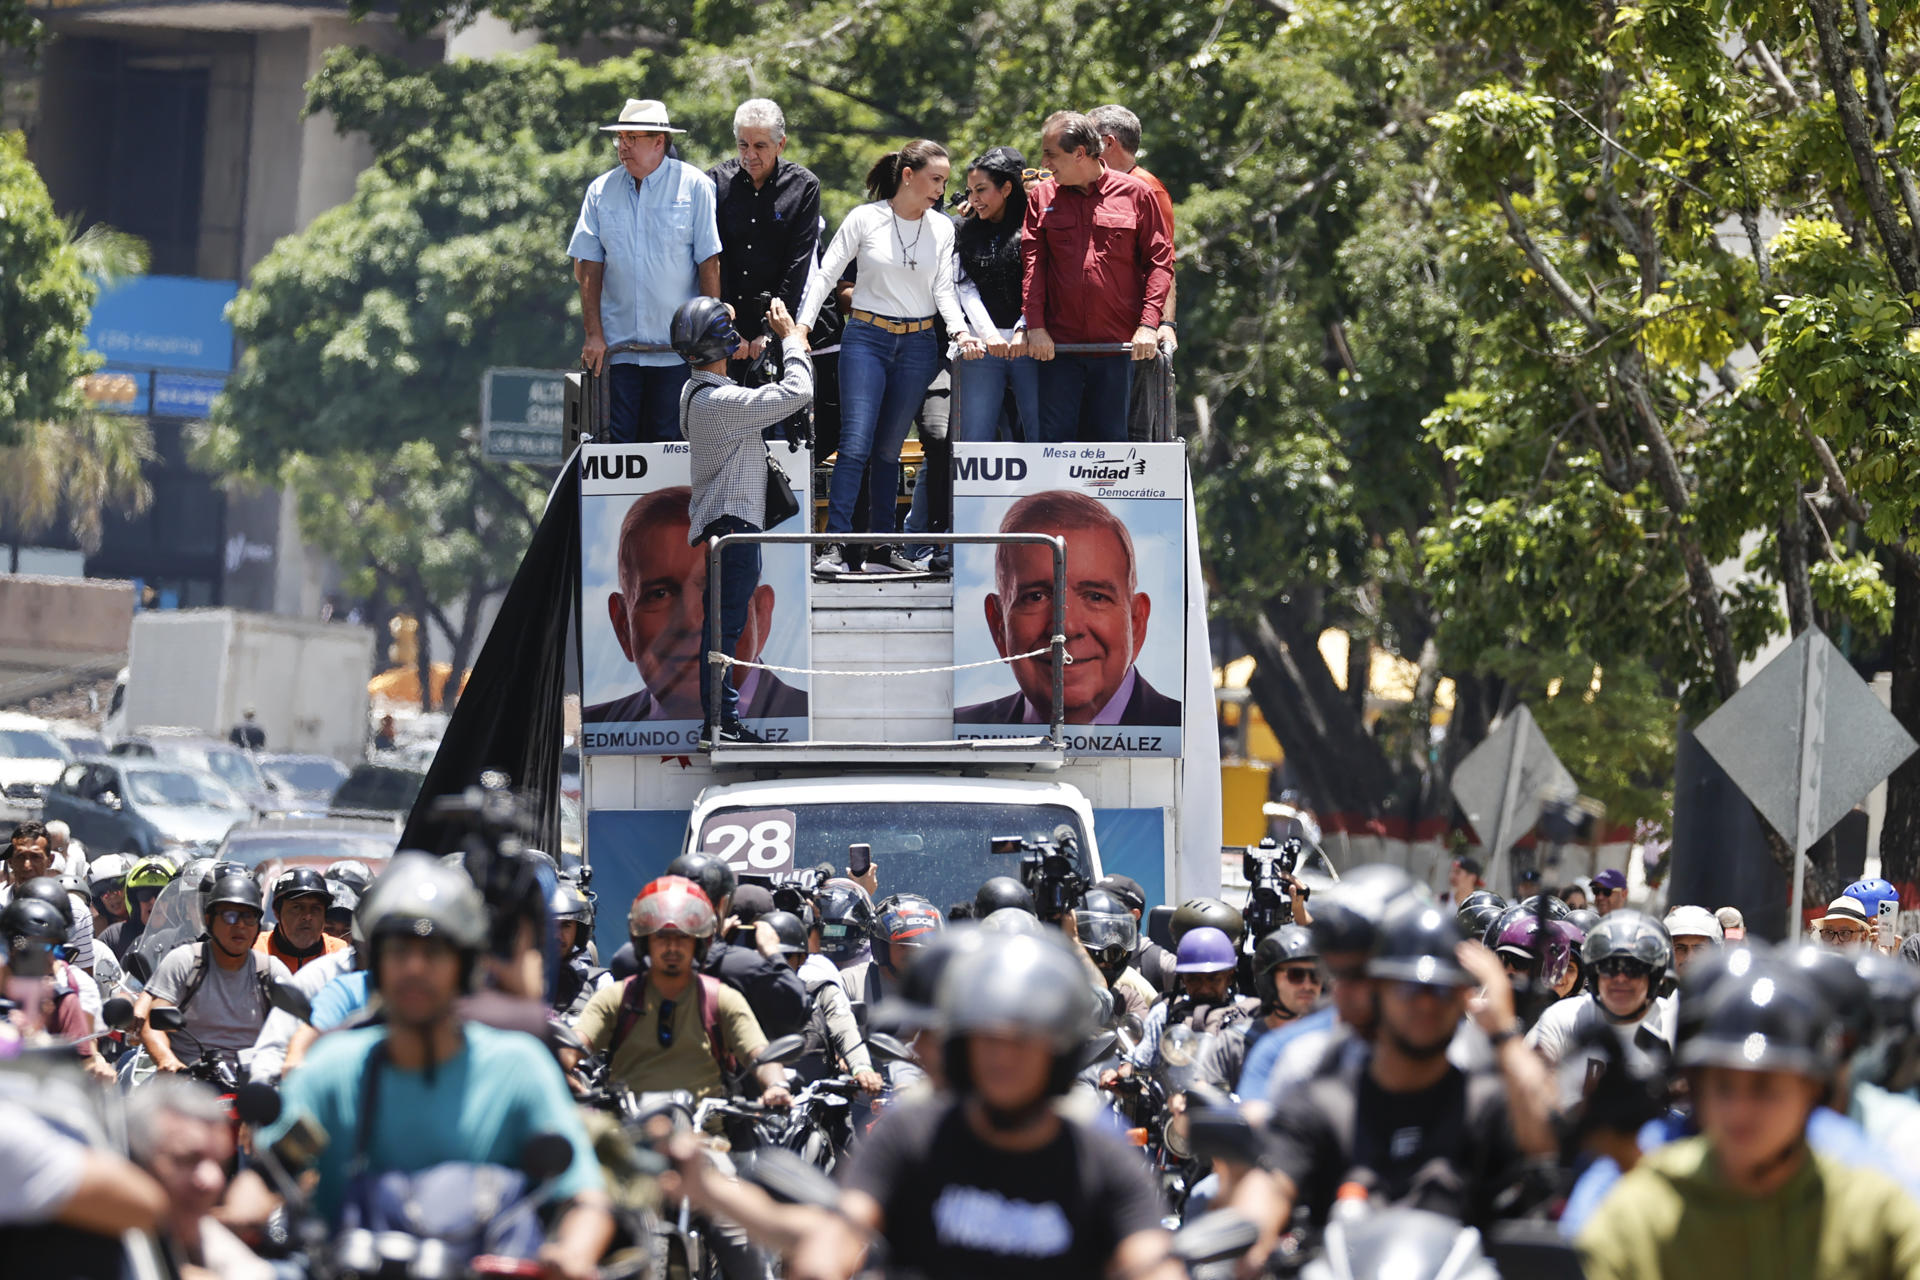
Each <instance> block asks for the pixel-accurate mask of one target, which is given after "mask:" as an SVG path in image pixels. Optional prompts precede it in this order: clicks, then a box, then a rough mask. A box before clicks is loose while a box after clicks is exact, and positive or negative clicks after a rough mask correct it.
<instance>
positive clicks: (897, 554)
mask: <svg viewBox="0 0 1920 1280" xmlns="http://www.w3.org/2000/svg"><path fill="white" fill-rule="evenodd" d="M861 568H863V569H864V570H866V572H868V573H920V572H922V569H923V566H922V565H921V564H920V562H919V561H917V560H909V559H908V558H907V553H906V552H904V551H902V550H901V549H900V548H899V547H886V546H876V547H872V548H869V549H868V551H867V560H866V563H865V564H864V565H862V566H861Z"/></svg>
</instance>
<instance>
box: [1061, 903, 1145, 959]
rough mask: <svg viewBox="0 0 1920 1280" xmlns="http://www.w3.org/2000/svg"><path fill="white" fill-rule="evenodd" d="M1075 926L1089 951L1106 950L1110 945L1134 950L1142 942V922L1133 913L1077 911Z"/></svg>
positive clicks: (1074, 920)
mask: <svg viewBox="0 0 1920 1280" xmlns="http://www.w3.org/2000/svg"><path fill="white" fill-rule="evenodd" d="M1073 927H1074V930H1075V931H1076V932H1077V933H1078V934H1079V935H1080V942H1081V944H1082V945H1084V946H1085V947H1086V948H1087V950H1089V951H1105V950H1106V949H1107V948H1108V947H1122V948H1124V949H1126V950H1127V951H1132V950H1133V949H1134V948H1135V947H1136V946H1137V945H1138V944H1139V942H1140V923H1139V921H1137V920H1135V919H1134V918H1133V915H1132V914H1131V913H1128V914H1127V915H1124V916H1117V915H1112V914H1110V913H1107V912H1096V911H1076V912H1074V913H1073Z"/></svg>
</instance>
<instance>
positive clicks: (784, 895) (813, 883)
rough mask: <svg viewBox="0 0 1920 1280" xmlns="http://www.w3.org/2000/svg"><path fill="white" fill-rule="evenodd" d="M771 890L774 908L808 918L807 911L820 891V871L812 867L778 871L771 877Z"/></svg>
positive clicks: (810, 908) (804, 918) (811, 907)
mask: <svg viewBox="0 0 1920 1280" xmlns="http://www.w3.org/2000/svg"><path fill="white" fill-rule="evenodd" d="M772 890H773V907H774V910H776V911H791V912H792V913H793V914H794V915H796V916H799V917H800V918H801V919H802V920H807V919H810V918H811V917H810V916H809V914H808V913H809V912H810V911H811V910H812V909H813V900H814V898H815V896H816V895H818V894H819V892H820V873H819V872H818V871H816V870H815V869H814V868H812V867H806V868H803V869H801V870H799V871H782V872H778V873H777V874H775V875H774V877H773V882H772Z"/></svg>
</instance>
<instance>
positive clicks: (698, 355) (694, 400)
mask: <svg viewBox="0 0 1920 1280" xmlns="http://www.w3.org/2000/svg"><path fill="white" fill-rule="evenodd" d="M767 329H768V330H769V331H770V332H771V333H772V334H773V335H774V336H775V337H777V338H779V339H780V348H781V366H780V368H781V376H780V380H779V381H778V382H776V383H773V384H772V385H770V386H764V387H752V388H748V387H743V386H741V385H740V384H739V383H737V382H735V381H734V380H733V379H732V378H729V377H728V376H727V359H728V357H729V356H731V355H732V354H733V352H734V350H735V348H737V347H739V346H741V345H742V344H741V340H740V335H739V334H738V333H736V332H735V331H734V327H733V312H732V310H731V308H729V307H728V306H727V305H726V304H725V303H723V302H721V301H720V300H719V299H717V298H704V297H702V298H692V299H690V300H688V301H687V302H685V303H682V304H681V306H680V309H679V310H678V311H676V312H674V313H673V349H674V350H675V351H677V352H679V353H680V358H681V359H683V360H685V361H686V362H687V363H688V364H690V365H692V366H693V376H692V377H691V378H689V379H688V380H687V384H686V386H685V387H684V388H682V390H681V392H680V433H681V434H682V435H683V436H685V437H686V439H687V444H688V446H689V450H690V454H691V459H692V469H693V470H692V479H693V498H692V503H691V505H690V506H689V508H688V520H689V524H688V534H687V540H688V541H689V542H690V543H693V544H695V545H699V544H702V543H705V542H707V541H708V540H709V539H712V538H717V537H720V536H721V535H722V534H728V533H759V532H760V531H762V530H763V529H764V528H766V525H767V516H766V502H767V461H768V454H767V446H766V445H765V443H764V442H763V441H762V439H761V433H762V432H764V431H765V430H766V429H767V428H769V427H772V426H775V425H777V424H778V423H780V422H782V421H784V420H785V419H787V418H790V417H792V416H793V415H794V414H795V413H798V412H799V411H801V410H803V409H805V408H806V407H807V406H808V405H810V404H812V403H813V361H812V359H811V358H810V357H809V356H808V354H807V331H806V329H805V328H804V327H802V326H801V325H799V324H797V323H796V322H795V321H794V319H793V317H792V316H791V315H789V314H787V304H786V303H784V302H782V301H781V300H780V299H778V298H775V299H774V300H773V301H772V302H770V303H768V304H767ZM720 568H721V582H720V652H722V653H732V652H733V651H734V647H735V646H736V645H738V644H739V643H740V632H741V631H742V630H744V629H745V627H746V625H747V609H748V607H749V606H750V605H751V604H752V603H753V593H754V590H755V588H757V587H758V586H759V585H760V547H759V544H757V543H752V542H742V543H733V544H731V545H729V546H728V547H726V548H725V549H724V550H723V551H721V553H720ZM711 625H712V624H711V623H708V624H707V627H703V628H702V632H701V645H700V648H701V650H702V653H703V656H702V660H701V662H700V707H701V712H702V714H703V715H704V717H705V719H704V726H705V727H704V728H703V729H702V730H701V741H700V745H701V746H702V747H703V748H709V747H711V746H712V745H713V744H712V742H710V741H709V740H708V736H707V735H709V734H711V733H713V732H714V730H715V726H718V733H719V741H721V742H723V743H725V742H758V741H760V738H759V737H758V735H756V734H755V733H754V732H753V731H752V730H751V729H749V728H747V726H746V725H745V724H744V723H743V722H742V721H741V719H740V712H739V702H740V695H739V690H738V688H737V687H736V683H737V682H736V680H735V673H734V672H733V671H732V670H731V669H728V670H725V671H724V672H723V674H722V676H721V679H720V688H719V696H718V699H717V700H716V698H715V696H714V683H713V682H714V670H713V664H712V663H710V662H707V661H706V660H705V657H704V652H705V650H706V648H707V645H706V639H707V635H708V628H710V627H711Z"/></svg>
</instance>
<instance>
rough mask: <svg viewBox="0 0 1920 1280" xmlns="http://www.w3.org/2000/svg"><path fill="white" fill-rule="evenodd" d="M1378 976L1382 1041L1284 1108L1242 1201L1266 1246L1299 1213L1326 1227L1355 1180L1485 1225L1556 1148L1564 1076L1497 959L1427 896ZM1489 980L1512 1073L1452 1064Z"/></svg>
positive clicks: (1391, 943) (1391, 922) (1410, 907)
mask: <svg viewBox="0 0 1920 1280" xmlns="http://www.w3.org/2000/svg"><path fill="white" fill-rule="evenodd" d="M1367 973H1368V976H1369V977H1371V978H1372V979H1373V980H1374V982H1375V983H1376V990H1377V996H1376V999H1377V1001H1378V1015H1377V1017H1378V1021H1377V1025H1376V1028H1375V1035H1374V1038H1373V1043H1372V1044H1371V1045H1370V1046H1369V1047H1368V1048H1367V1049H1366V1050H1365V1051H1364V1052H1363V1053H1362V1054H1361V1055H1359V1056H1358V1057H1357V1058H1356V1059H1354V1060H1352V1061H1350V1062H1346V1063H1343V1064H1342V1065H1341V1066H1339V1067H1338V1068H1336V1069H1335V1070H1332V1071H1329V1072H1326V1073H1324V1074H1322V1075H1320V1076H1318V1077H1316V1078H1315V1079H1313V1080H1311V1081H1309V1082H1308V1083H1307V1084H1306V1085H1304V1086H1302V1087H1300V1088H1298V1089H1295V1090H1294V1091H1292V1092H1291V1093H1289V1094H1288V1095H1287V1096H1286V1097H1285V1098H1283V1099H1282V1100H1281V1101H1280V1103H1279V1105H1278V1106H1277V1108H1276V1109H1275V1111H1274V1115H1273V1119H1272V1120H1271V1122H1270V1123H1269V1126H1268V1130H1267V1156H1266V1159H1265V1161H1264V1162H1263V1164H1264V1166H1265V1167H1264V1168H1263V1169H1261V1170H1258V1171H1253V1172H1249V1173H1245V1174H1244V1176H1240V1177H1239V1178H1238V1179H1237V1185H1236V1186H1235V1187H1234V1189H1233V1191H1232V1193H1231V1196H1230V1198H1229V1202H1230V1203H1231V1204H1232V1205H1233V1206H1234V1207H1235V1208H1237V1209H1240V1210H1241V1211H1242V1212H1245V1213H1247V1214H1249V1216H1252V1217H1253V1218H1254V1219H1255V1220H1256V1221H1257V1222H1259V1223H1260V1224H1261V1226H1262V1228H1263V1233H1262V1248H1265V1247H1268V1246H1270V1243H1271V1241H1272V1240H1274V1239H1277V1238H1278V1235H1279V1233H1280V1231H1281V1230H1282V1229H1284V1228H1285V1227H1286V1226H1287V1224H1288V1223H1289V1222H1290V1221H1291V1220H1292V1218H1293V1216H1294V1212H1295V1210H1296V1209H1297V1208H1304V1209H1305V1210H1306V1213H1307V1217H1308V1218H1309V1219H1310V1220H1311V1226H1312V1228H1313V1229H1314V1230H1315V1231H1318V1230H1320V1229H1322V1228H1324V1227H1325V1226H1326V1223H1327V1217H1328V1214H1329V1213H1330V1211H1331V1210H1332V1207H1333V1204H1334V1201H1335V1199H1336V1197H1337V1196H1338V1195H1340V1193H1341V1188H1342V1186H1343V1185H1345V1184H1354V1183H1357V1184H1359V1186H1360V1187H1362V1188H1364V1189H1365V1191H1366V1192H1367V1194H1368V1196H1369V1197H1370V1198H1371V1199H1373V1200H1374V1202H1375V1203H1376V1204H1392V1205H1406V1206H1410V1207H1415V1208H1421V1209H1427V1210H1431V1211H1433V1212H1436V1213H1443V1214H1446V1215H1448V1216H1450V1217H1454V1218H1458V1219H1460V1220H1461V1221H1462V1222H1466V1223H1468V1224H1471V1225H1473V1226H1477V1227H1482V1228H1484V1227H1485V1226H1486V1225H1487V1224H1488V1223H1489V1222H1490V1221H1491V1220H1492V1219H1493V1218H1495V1217H1496V1216H1499V1215H1498V1213H1497V1212H1496V1208H1495V1201H1496V1198H1497V1197H1499V1195H1500V1193H1501V1192H1503V1191H1505V1190H1506V1189H1507V1188H1508V1187H1510V1186H1511V1185H1513V1184H1514V1183H1515V1182H1516V1181H1517V1180H1518V1179H1519V1177H1520V1175H1521V1174H1522V1172H1523V1166H1524V1165H1525V1162H1526V1157H1527V1156H1528V1155H1529V1154H1531V1155H1538V1156H1550V1155H1552V1154H1553V1153H1554V1152H1555V1149H1556V1144H1555V1139H1554V1134H1553V1127H1552V1124H1551V1120H1550V1109H1551V1101H1552V1097H1553V1080H1552V1077H1551V1075H1550V1074H1549V1073H1548V1071H1547V1069H1546V1066H1545V1065H1544V1064H1543V1063H1542V1062H1541V1061H1540V1059H1539V1058H1538V1057H1537V1056H1535V1055H1534V1053H1533V1051H1532V1050H1531V1049H1529V1048H1527V1046H1526V1042H1525V1040H1524V1039H1523V1038H1522V1037H1521V1036H1520V1024H1519V1021H1518V1020H1517V1019H1516V1018H1515V1016H1514V1007H1513V989H1512V987H1511V986H1509V985H1508V983H1507V979H1506V972H1505V970H1504V969H1503V968H1502V967H1501V965H1500V962H1499V960H1498V959H1497V958H1495V957H1494V956H1493V955H1492V953H1491V952H1489V951H1487V949H1486V948H1485V947H1483V946H1480V945H1479V944H1478V943H1468V942H1463V941H1462V939H1461V935H1460V931H1459V927H1458V926H1457V925H1456V924H1455V923H1454V919H1453V917H1452V915H1451V914H1449V913H1447V912H1446V911H1443V910H1441V909H1440V908H1438V907H1436V906H1434V905H1433V904H1432V903H1431V902H1427V901H1423V900H1414V901H1409V902H1407V903H1405V904H1404V905H1402V906H1401V907H1399V908H1397V909H1396V910H1395V911H1394V912H1393V913H1392V914H1391V915H1390V916H1389V917H1388V918H1387V920H1386V921H1385V922H1383V924H1382V926H1381V929H1380V937H1379V941H1378V942H1377V943H1376V946H1375V949H1374V955H1373V958H1372V960H1371V961H1369V963H1368V965H1367ZM1475 985H1478V986H1480V987H1481V993H1480V998H1479V999H1478V1000H1476V1001H1472V1002H1471V1008H1472V1016H1473V1019H1474V1021H1475V1022H1477V1023H1478V1024H1479V1026H1480V1028H1481V1030H1483V1031H1485V1032H1486V1034H1487V1037H1488V1039H1489V1040H1490V1041H1491V1042H1492V1044H1493V1046H1494V1052H1495V1054H1496V1056H1497V1058H1498V1061H1499V1064H1500V1070H1499V1072H1498V1074H1495V1073H1491V1072H1474V1073H1471V1074H1469V1073H1466V1072H1462V1071H1461V1070H1460V1069H1459V1068H1458V1067H1455V1066H1454V1065H1453V1064H1452V1063H1450V1062H1449V1061H1448V1060H1447V1047H1448V1046H1449V1045H1450V1044H1451V1043H1452V1041H1453V1037H1454V1034H1455V1032H1456V1031H1458V1030H1459V1028H1460V1023H1461V1018H1462V1017H1463V1016H1464V1015H1465V1014H1466V1013H1467V1012H1468V1009H1469V1007H1470V1002H1469V997H1470V995H1471V994H1472V991H1473V987H1474V986H1475ZM1233 1172H1239V1171H1233ZM1516 1207H1517V1208H1522V1209H1524V1208H1526V1207H1528V1206H1527V1205H1526V1204H1524V1203H1522V1204H1519V1205H1517V1206H1516Z"/></svg>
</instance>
